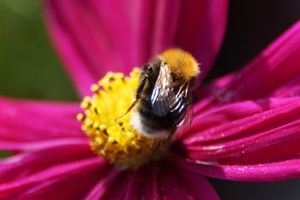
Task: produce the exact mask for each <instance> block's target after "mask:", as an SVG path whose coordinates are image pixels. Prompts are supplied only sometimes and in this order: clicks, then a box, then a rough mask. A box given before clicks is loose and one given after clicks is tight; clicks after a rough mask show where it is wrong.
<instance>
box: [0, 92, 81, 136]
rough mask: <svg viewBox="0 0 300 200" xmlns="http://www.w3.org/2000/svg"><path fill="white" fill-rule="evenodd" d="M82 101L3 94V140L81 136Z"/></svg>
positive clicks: (0, 99)
mask: <svg viewBox="0 0 300 200" xmlns="http://www.w3.org/2000/svg"><path fill="white" fill-rule="evenodd" d="M79 112H82V111H81V109H80V107H79V104H75V103H59V102H47V101H26V100H13V99H8V98H4V97H0V141H3V140H12V141H38V140H49V139H53V138H64V137H81V138H84V137H85V134H84V133H83V132H82V131H81V130H80V126H81V125H80V123H79V122H78V121H77V120H76V114H77V113H79Z"/></svg>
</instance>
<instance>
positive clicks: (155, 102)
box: [128, 49, 200, 141]
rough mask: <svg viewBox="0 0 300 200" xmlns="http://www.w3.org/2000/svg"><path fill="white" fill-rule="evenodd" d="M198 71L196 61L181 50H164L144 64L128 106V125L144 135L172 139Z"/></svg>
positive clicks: (182, 118) (189, 100)
mask: <svg viewBox="0 0 300 200" xmlns="http://www.w3.org/2000/svg"><path fill="white" fill-rule="evenodd" d="M199 73H200V68H199V65H198V63H197V61H196V60H195V59H194V58H193V57H192V56H191V55H190V54H189V53H188V52H185V51H183V50H181V49H170V50H166V51H164V52H162V53H161V54H159V55H157V56H156V57H155V58H154V59H153V60H152V61H151V62H150V63H148V64H146V65H144V66H143V67H142V70H141V75H140V81H139V85H138V88H137V91H136V96H135V101H134V102H133V103H132V105H131V106H130V108H129V109H128V110H130V109H132V108H134V110H133V113H132V117H131V125H132V127H133V128H134V129H135V130H136V131H137V132H139V133H140V134H142V135H144V136H145V137H148V138H153V139H158V140H161V141H162V140H168V139H170V138H172V136H173V135H174V133H175V132H176V130H177V128H178V127H180V126H181V125H182V124H183V122H184V121H185V117H186V115H187V113H189V114H188V115H190V107H191V104H192V99H193V98H192V97H193V94H192V91H191V88H192V86H193V83H194V81H195V78H196V77H197V76H198V75H199ZM188 118H189V119H191V118H190V116H188Z"/></svg>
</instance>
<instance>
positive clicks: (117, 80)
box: [77, 69, 162, 168]
mask: <svg viewBox="0 0 300 200" xmlns="http://www.w3.org/2000/svg"><path fill="white" fill-rule="evenodd" d="M139 78H140V72H139V69H134V70H133V71H132V72H131V74H130V77H125V76H124V75H123V74H121V73H111V72H110V73H108V74H107V75H106V76H105V77H104V78H103V79H101V80H100V81H99V82H98V84H95V85H92V87H91V90H92V91H93V92H94V95H93V96H92V97H85V98H84V99H83V101H82V102H81V107H82V108H83V109H84V110H85V112H84V114H78V115H77V119H78V120H80V121H82V122H83V125H82V130H83V131H84V132H85V133H86V134H87V135H88V136H89V137H90V144H91V148H92V150H94V151H95V152H96V153H97V154H99V155H101V156H103V157H106V158H107V159H109V160H110V162H111V163H116V164H118V165H122V166H125V167H130V168H135V167H138V166H140V165H141V164H143V163H145V162H148V161H149V160H151V159H155V158H158V157H160V155H161V154H162V152H161V149H160V148H159V150H157V148H158V146H161V145H160V144H158V143H159V142H158V141H156V140H153V139H148V138H145V137H143V136H142V135H140V134H138V133H137V132H136V131H135V130H134V129H133V128H132V127H131V125H130V118H131V114H132V111H129V112H128V113H126V112H127V110H128V108H129V107H130V105H131V104H132V103H133V101H134V99H135V93H136V89H137V87H138V84H139ZM125 113H126V114H125ZM124 114H125V115H124Z"/></svg>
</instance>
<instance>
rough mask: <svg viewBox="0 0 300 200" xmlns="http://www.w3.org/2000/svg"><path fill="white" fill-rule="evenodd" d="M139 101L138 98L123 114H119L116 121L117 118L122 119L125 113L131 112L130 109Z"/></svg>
mask: <svg viewBox="0 0 300 200" xmlns="http://www.w3.org/2000/svg"><path fill="white" fill-rule="evenodd" d="M137 102H138V99H136V100H135V101H134V102H133V103H132V104H131V105H130V107H129V108H128V109H127V111H126V112H125V113H124V114H122V115H120V116H118V117H117V118H115V121H117V120H118V119H120V118H121V117H124V116H125V115H127V114H128V113H129V111H130V110H131V109H132V108H133V107H134V106H135V105H136V103H137Z"/></svg>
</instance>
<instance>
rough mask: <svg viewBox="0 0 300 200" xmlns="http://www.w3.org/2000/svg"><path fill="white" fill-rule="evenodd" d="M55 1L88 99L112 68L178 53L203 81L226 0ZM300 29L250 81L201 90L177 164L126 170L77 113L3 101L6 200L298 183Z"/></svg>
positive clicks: (56, 17) (161, 195) (271, 51)
mask: <svg viewBox="0 0 300 200" xmlns="http://www.w3.org/2000/svg"><path fill="white" fill-rule="evenodd" d="M116 2H117V1H105V2H104V1H96V0H88V1H83V0H76V1H75V0H65V1H59V0H49V1H46V8H47V20H48V21H47V22H48V25H49V31H50V33H51V35H52V37H53V39H54V41H55V45H56V48H57V49H58V51H59V54H60V55H61V57H62V59H63V61H64V63H65V66H66V69H67V70H68V72H69V73H70V75H71V77H72V79H73V80H74V83H75V84H76V86H77V88H78V91H79V93H80V95H81V96H82V97H83V96H85V95H87V94H90V92H89V88H90V85H91V84H92V83H95V82H96V81H98V79H99V78H101V77H102V76H103V75H104V74H105V73H106V72H107V71H108V70H114V71H122V72H125V73H128V72H129V71H130V70H131V68H132V67H133V66H140V65H141V64H143V63H145V62H146V61H147V60H148V59H149V58H151V57H152V56H153V55H154V54H156V53H158V52H160V51H161V50H163V49H165V48H169V47H172V46H178V47H181V48H183V49H185V50H187V51H189V52H190V53H192V54H193V55H194V56H195V57H196V58H197V59H198V60H199V61H200V62H201V63H202V65H201V67H202V71H203V73H202V77H200V78H203V76H204V75H205V74H206V72H207V71H208V69H209V67H210V66H211V65H212V63H213V60H214V58H215V56H216V54H217V52H218V49H219V46H220V43H221V40H222V36H223V31H224V27H225V18H226V7H227V4H226V1H218V0H216V1H211V0H207V1H205V0H203V1H193V2H192V1H189V2H188V3H187V2H185V3H183V1H182V2H180V1H176V2H175V1H171V0H170V1H157V2H154V1H132V2H131V3H130V4H129V3H127V2H123V1H118V3H116ZM299 42H300V22H298V23H296V24H295V25H294V26H293V27H291V28H290V29H289V30H288V31H287V32H286V33H284V34H283V35H282V36H281V37H280V38H278V39H277V40H276V41H275V42H273V43H272V44H271V45H270V46H269V47H267V48H266V49H265V50H264V51H263V52H262V53H261V54H260V55H259V56H258V57H257V58H255V59H254V60H253V61H252V62H250V63H249V64H248V65H247V66H246V67H245V68H244V69H243V70H242V71H240V72H234V73H232V74H229V75H227V76H225V77H222V78H220V79H217V80H215V81H213V82H211V83H210V84H208V85H205V86H201V87H200V88H199V90H198V96H199V101H198V102H197V103H196V104H195V106H194V120H193V124H192V125H191V127H190V128H189V129H188V130H187V131H186V132H182V133H179V134H178V137H177V140H176V141H175V142H174V144H173V145H172V147H171V149H170V151H169V155H168V156H166V157H164V158H162V159H161V160H159V161H157V162H153V163H149V164H147V165H144V166H141V167H140V168H138V169H136V170H120V169H118V168H116V167H114V166H113V165H111V164H108V162H107V161H106V160H105V159H104V158H101V157H99V156H95V155H94V154H93V152H92V151H91V149H90V146H89V140H88V138H87V137H86V135H85V134H84V133H83V132H82V131H81V129H80V126H81V124H80V123H79V122H78V121H77V120H76V114H77V113H80V112H81V109H80V107H79V104H78V103H59V102H37V101H26V100H13V99H9V98H5V97H1V98H0V149H3V150H9V151H12V152H13V153H14V154H13V155H12V156H10V157H8V158H6V159H2V160H0V198H1V199H18V198H19V199H99V198H100V199H142V198H145V199H218V195H217V194H216V192H215V191H214V189H213V188H212V186H211V185H210V184H209V182H208V181H207V180H206V179H205V178H204V176H209V177H214V178H221V179H228V180H240V181H277V180H284V179H288V178H297V177H299V175H300V170H299V169H300V158H299V152H300V146H299V142H300V134H299V133H298V132H299V130H300V120H299V117H300V114H299V113H300V112H299V110H300V97H299V94H300V82H299V81H300V66H299V65H300V64H299V63H300V46H299V45H298V44H299Z"/></svg>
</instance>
